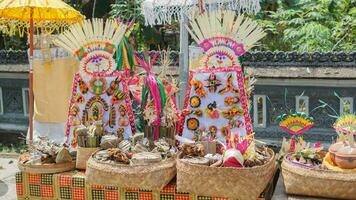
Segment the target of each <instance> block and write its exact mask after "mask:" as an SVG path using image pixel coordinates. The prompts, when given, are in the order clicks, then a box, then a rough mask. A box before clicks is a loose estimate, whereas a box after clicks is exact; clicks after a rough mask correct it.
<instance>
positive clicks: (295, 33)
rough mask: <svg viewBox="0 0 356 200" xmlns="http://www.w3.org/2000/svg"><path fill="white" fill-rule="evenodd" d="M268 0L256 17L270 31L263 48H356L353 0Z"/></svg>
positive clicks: (351, 49)
mask: <svg viewBox="0 0 356 200" xmlns="http://www.w3.org/2000/svg"><path fill="white" fill-rule="evenodd" d="M273 2H274V4H273V5H274V6H266V5H270V3H269V2H268V1H267V2H266V1H265V2H263V3H264V5H265V6H264V8H265V9H269V10H264V11H262V12H261V13H259V14H258V15H257V16H256V19H257V20H258V22H259V23H260V25H262V26H263V27H264V29H265V30H266V31H267V33H268V36H266V38H265V39H264V40H263V41H262V46H261V47H260V49H263V50H283V51H299V52H313V51H320V52H326V51H353V50H355V44H356V39H355V37H354V35H355V34H356V8H355V5H356V2H355V1H353V2H352V1H351V0H339V1H337V0H293V1H286V0H278V1H273Z"/></svg>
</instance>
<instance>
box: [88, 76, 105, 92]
mask: <svg viewBox="0 0 356 200" xmlns="http://www.w3.org/2000/svg"><path fill="white" fill-rule="evenodd" d="M106 84H107V83H106V79H105V78H103V77H100V78H97V77H93V78H92V79H91V80H90V92H91V93H93V94H95V95H102V94H104V93H105V91H106Z"/></svg>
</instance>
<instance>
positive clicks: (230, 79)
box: [219, 74, 239, 95]
mask: <svg viewBox="0 0 356 200" xmlns="http://www.w3.org/2000/svg"><path fill="white" fill-rule="evenodd" d="M233 79H234V78H233V76H232V74H229V75H228V78H227V80H226V86H225V87H224V88H222V89H221V90H219V94H220V95H223V94H225V93H226V92H232V93H233V94H235V95H237V94H239V89H238V88H235V87H234V86H233V83H232V82H233Z"/></svg>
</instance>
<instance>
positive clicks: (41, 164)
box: [17, 137, 75, 174]
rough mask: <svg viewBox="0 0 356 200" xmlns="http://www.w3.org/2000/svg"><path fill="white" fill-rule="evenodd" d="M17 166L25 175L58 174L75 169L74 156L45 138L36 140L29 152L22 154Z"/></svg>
mask: <svg viewBox="0 0 356 200" xmlns="http://www.w3.org/2000/svg"><path fill="white" fill-rule="evenodd" d="M17 166H18V167H19V169H20V170H21V171H22V172H27V173H40V174H44V173H48V174H50V173H59V172H65V171H70V170H73V169H75V155H72V154H71V152H70V151H69V149H68V148H67V147H65V146H63V145H59V144H56V143H54V142H52V141H50V140H48V139H47V138H46V137H41V138H37V139H36V140H34V142H33V144H32V145H31V146H30V148H29V151H28V152H26V153H24V154H22V155H21V156H20V158H19V160H18V163H17Z"/></svg>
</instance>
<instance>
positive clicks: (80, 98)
mask: <svg viewBox="0 0 356 200" xmlns="http://www.w3.org/2000/svg"><path fill="white" fill-rule="evenodd" d="M74 101H75V102H77V103H78V104H83V103H84V102H85V99H84V96H83V95H81V94H79V93H78V94H76V95H75V96H74Z"/></svg>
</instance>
